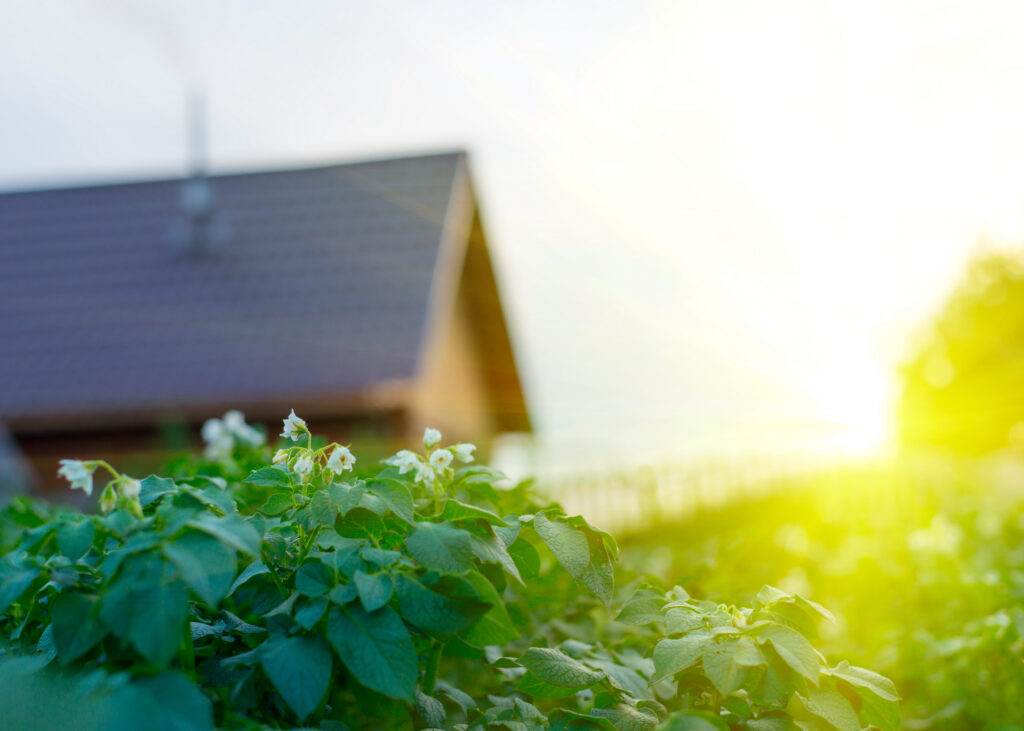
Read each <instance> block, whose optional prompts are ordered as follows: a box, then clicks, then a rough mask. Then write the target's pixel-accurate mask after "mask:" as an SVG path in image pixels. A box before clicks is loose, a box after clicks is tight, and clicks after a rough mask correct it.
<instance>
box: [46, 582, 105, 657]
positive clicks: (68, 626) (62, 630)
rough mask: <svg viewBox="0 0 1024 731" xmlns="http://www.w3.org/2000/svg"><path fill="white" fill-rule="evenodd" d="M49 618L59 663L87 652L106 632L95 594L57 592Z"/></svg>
mask: <svg viewBox="0 0 1024 731" xmlns="http://www.w3.org/2000/svg"><path fill="white" fill-rule="evenodd" d="M50 621H51V623H52V627H53V644H54V647H56V648H57V655H58V657H59V658H60V662H61V665H66V664H67V663H69V662H71V661H72V660H76V659H78V658H79V657H81V656H82V655H84V654H85V653H87V652H88V651H89V650H91V649H92V648H93V647H95V646H96V644H97V643H98V642H99V641H100V640H102V639H103V638H104V637H105V636H106V634H107V630H106V628H105V627H104V626H103V623H102V622H100V621H99V599H98V597H95V596H89V595H86V594H79V593H77V592H72V593H66V594H61V595H60V596H58V597H57V598H56V599H54V600H53V607H52V608H51V609H50Z"/></svg>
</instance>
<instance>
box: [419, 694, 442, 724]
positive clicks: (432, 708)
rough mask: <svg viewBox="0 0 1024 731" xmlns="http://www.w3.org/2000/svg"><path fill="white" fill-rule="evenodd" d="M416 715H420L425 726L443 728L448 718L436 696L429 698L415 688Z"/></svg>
mask: <svg viewBox="0 0 1024 731" xmlns="http://www.w3.org/2000/svg"><path fill="white" fill-rule="evenodd" d="M415 707H416V715H417V716H419V717H420V720H421V721H423V724H424V726H425V727H426V728H438V729H439V728H444V725H445V721H447V720H448V716H447V714H446V713H445V712H444V706H443V705H442V704H441V701H439V700H437V698H431V697H430V696H429V695H427V694H426V693H423V692H421V691H420V690H419V689H418V688H417V689H416V704H415Z"/></svg>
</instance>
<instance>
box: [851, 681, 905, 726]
mask: <svg viewBox="0 0 1024 731" xmlns="http://www.w3.org/2000/svg"><path fill="white" fill-rule="evenodd" d="M856 690H857V695H858V696H859V697H860V700H861V704H860V716H861V718H863V719H864V720H865V721H866V722H867V723H870V724H871V725H872V726H877V727H878V728H879V729H881V731H899V728H900V704H899V702H898V701H890V700H886V699H885V698H880V697H879V696H877V695H875V694H874V693H872V692H871V691H870V690H865V689H863V688H857V689H856Z"/></svg>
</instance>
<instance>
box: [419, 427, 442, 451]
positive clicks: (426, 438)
mask: <svg viewBox="0 0 1024 731" xmlns="http://www.w3.org/2000/svg"><path fill="white" fill-rule="evenodd" d="M440 443H441V432H439V431H438V430H437V429H431V428H430V427H429V426H428V427H427V428H426V429H424V430H423V446H424V447H426V448H427V449H433V448H434V447H436V446H437V445H438V444H440Z"/></svg>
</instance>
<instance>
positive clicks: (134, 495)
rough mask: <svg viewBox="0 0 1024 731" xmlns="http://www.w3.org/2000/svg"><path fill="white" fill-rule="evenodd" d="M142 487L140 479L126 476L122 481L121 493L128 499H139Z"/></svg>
mask: <svg viewBox="0 0 1024 731" xmlns="http://www.w3.org/2000/svg"><path fill="white" fill-rule="evenodd" d="M141 488H142V486H141V485H140V484H139V481H138V480H136V479H133V478H131V477H125V478H124V480H123V481H122V482H121V494H122V495H123V496H124V497H125V499H127V500H138V499H139V491H140V489H141Z"/></svg>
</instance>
